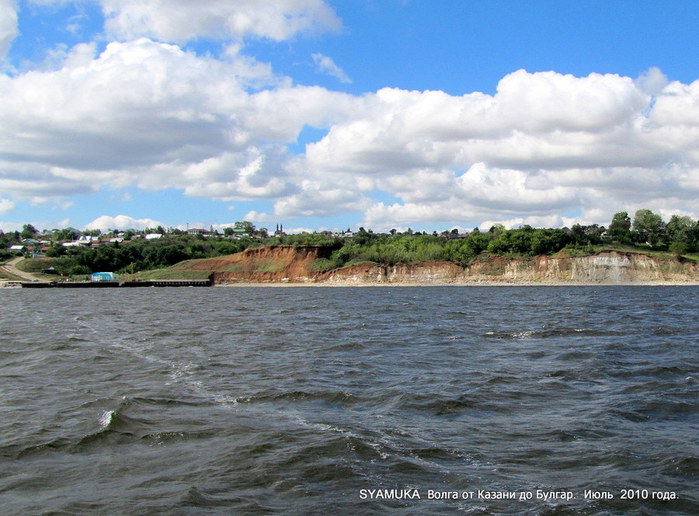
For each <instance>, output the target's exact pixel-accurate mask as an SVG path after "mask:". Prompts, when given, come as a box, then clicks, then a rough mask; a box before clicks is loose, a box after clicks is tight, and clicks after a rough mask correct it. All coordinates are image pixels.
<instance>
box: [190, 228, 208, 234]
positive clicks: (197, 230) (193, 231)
mask: <svg viewBox="0 0 699 516" xmlns="http://www.w3.org/2000/svg"><path fill="white" fill-rule="evenodd" d="M209 233H210V231H209V230H208V229H202V228H191V229H188V230H187V234H188V235H208V234H209Z"/></svg>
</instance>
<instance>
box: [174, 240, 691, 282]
mask: <svg viewBox="0 0 699 516" xmlns="http://www.w3.org/2000/svg"><path fill="white" fill-rule="evenodd" d="M327 252H329V251H327V250H323V249H321V248H317V247H300V248H294V247H288V246H275V247H265V248H255V249H247V250H245V251H243V252H242V253H238V254H235V255H231V256H226V257H222V258H213V259H208V260H198V261H195V262H190V263H189V264H188V265H187V267H186V268H188V269H190V270H211V271H213V280H214V282H215V283H218V284H231V283H322V284H328V285H376V284H397V285H401V284H403V285H412V284H416V285H418V284H419V285H444V284H454V285H460V284H479V283H480V284H483V283H502V284H634V283H636V284H642V283H699V267H697V266H696V265H694V264H691V263H682V262H679V261H677V260H658V259H655V258H651V257H649V256H646V255H642V254H635V253H622V252H616V251H605V252H600V253H598V254H595V255H591V256H584V257H576V258H571V257H562V258H553V257H549V256H539V257H536V258H531V259H524V258H504V257H499V256H495V257H489V258H487V259H483V260H476V261H475V262H473V264H471V266H469V267H467V268H465V269H464V268H462V267H460V266H458V265H457V264H455V263H451V262H425V263H420V264H414V265H392V266H383V265H376V264H360V265H353V266H349V267H344V268H342V269H337V270H333V271H329V272H315V271H313V262H314V261H315V260H316V259H317V258H320V257H321V256H322V255H323V254H324V253H327Z"/></svg>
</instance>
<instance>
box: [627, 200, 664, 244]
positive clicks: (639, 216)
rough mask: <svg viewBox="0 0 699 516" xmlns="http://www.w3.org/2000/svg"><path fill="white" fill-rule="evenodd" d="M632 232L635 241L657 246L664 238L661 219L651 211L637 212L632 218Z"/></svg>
mask: <svg viewBox="0 0 699 516" xmlns="http://www.w3.org/2000/svg"><path fill="white" fill-rule="evenodd" d="M633 230H634V232H635V233H636V235H637V241H638V242H640V243H648V244H650V245H651V246H653V247H655V246H657V245H658V244H659V243H660V242H661V240H662V239H663V237H664V236H665V224H664V223H663V218H662V217H661V216H660V215H658V214H656V213H653V212H652V211H651V210H647V209H643V210H638V211H637V212H636V215H635V216H634V218H633Z"/></svg>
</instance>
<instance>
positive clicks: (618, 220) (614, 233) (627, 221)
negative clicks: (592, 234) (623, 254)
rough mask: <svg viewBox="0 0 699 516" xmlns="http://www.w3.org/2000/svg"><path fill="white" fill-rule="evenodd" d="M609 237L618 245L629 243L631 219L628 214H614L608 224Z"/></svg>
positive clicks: (623, 212) (622, 212)
mask: <svg viewBox="0 0 699 516" xmlns="http://www.w3.org/2000/svg"><path fill="white" fill-rule="evenodd" d="M609 236H611V237H612V240H614V241H615V242H619V243H620V244H630V243H631V217H629V214H628V212H625V211H620V212H619V213H615V214H614V217H613V218H612V222H611V223H610V224H609Z"/></svg>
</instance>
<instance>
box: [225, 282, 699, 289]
mask: <svg viewBox="0 0 699 516" xmlns="http://www.w3.org/2000/svg"><path fill="white" fill-rule="evenodd" d="M213 286H214V287H217V288H240V287H262V288H277V287H281V288H303V287H321V288H328V287H339V288H346V287H355V288H372V287H391V288H393V287H411V288H412V287H697V286H699V281H646V282H625V283H594V282H588V283H582V282H555V283H554V282H551V283H549V282H546V283H543V282H541V283H537V282H521V283H518V282H501V281H474V282H459V283H456V282H450V283H447V282H444V283H408V282H406V283H388V282H387V283H378V282H363V283H311V282H295V283H292V282H239V283H219V284H214V285H213Z"/></svg>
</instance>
